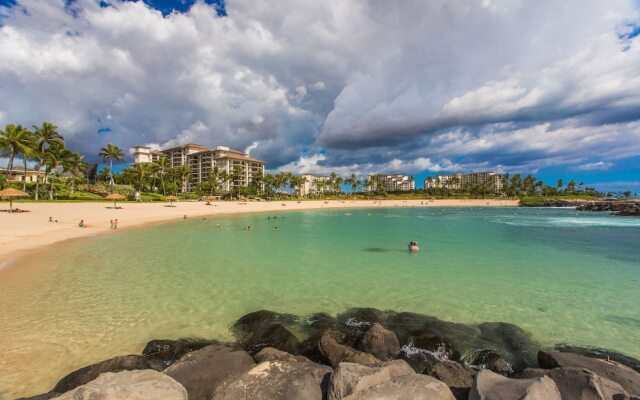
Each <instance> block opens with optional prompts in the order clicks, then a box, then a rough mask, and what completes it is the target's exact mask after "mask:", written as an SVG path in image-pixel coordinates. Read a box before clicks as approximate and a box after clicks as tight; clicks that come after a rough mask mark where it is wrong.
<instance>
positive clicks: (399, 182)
mask: <svg viewBox="0 0 640 400" xmlns="http://www.w3.org/2000/svg"><path fill="white" fill-rule="evenodd" d="M415 188H416V186H415V181H414V179H413V177H411V176H407V175H383V174H379V175H369V177H368V178H367V181H366V184H365V186H364V187H363V188H362V191H363V192H375V191H377V190H383V191H386V192H408V191H410V190H414V189H415Z"/></svg>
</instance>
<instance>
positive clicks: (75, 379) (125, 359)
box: [52, 355, 150, 393]
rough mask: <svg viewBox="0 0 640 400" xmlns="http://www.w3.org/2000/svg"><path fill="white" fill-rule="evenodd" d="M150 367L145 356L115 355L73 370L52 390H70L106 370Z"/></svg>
mask: <svg viewBox="0 0 640 400" xmlns="http://www.w3.org/2000/svg"><path fill="white" fill-rule="evenodd" d="M149 368H150V367H149V364H148V363H147V360H146V359H145V357H143V356H138V355H129V356H119V357H113V358H110V359H108V360H104V361H100V362H98V363H95V364H92V365H89V366H87V367H84V368H80V369H78V370H75V371H73V372H72V373H70V374H69V375H67V376H65V377H64V378H62V379H61V380H60V381H59V382H58V383H57V384H56V386H55V387H54V388H53V390H52V392H57V393H64V392H68V391H69V390H72V389H75V388H76V387H78V386H80V385H84V384H86V383H89V382H91V381H92V380H94V379H96V378H97V377H98V376H100V374H103V373H105V372H120V371H131V370H136V369H149Z"/></svg>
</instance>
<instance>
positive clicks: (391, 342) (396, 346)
mask: <svg viewBox="0 0 640 400" xmlns="http://www.w3.org/2000/svg"><path fill="white" fill-rule="evenodd" d="M356 348H357V349H358V350H361V351H364V352H365V353H369V354H373V355H374V356H375V357H376V358H377V359H379V360H382V361H388V360H392V359H394V358H396V357H398V355H399V354H400V342H399V341H398V336H396V334H395V333H394V332H392V331H390V330H388V329H386V328H384V327H383V326H382V325H380V324H379V323H377V322H376V323H374V324H373V326H371V328H369V330H367V331H366V332H365V333H364V335H362V337H361V338H360V340H359V341H358V344H357V346H356Z"/></svg>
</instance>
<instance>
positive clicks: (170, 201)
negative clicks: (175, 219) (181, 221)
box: [167, 196, 178, 207]
mask: <svg viewBox="0 0 640 400" xmlns="http://www.w3.org/2000/svg"><path fill="white" fill-rule="evenodd" d="M167 201H168V202H169V203H170V205H171V206H172V207H173V202H174V201H178V198H177V197H176V196H167Z"/></svg>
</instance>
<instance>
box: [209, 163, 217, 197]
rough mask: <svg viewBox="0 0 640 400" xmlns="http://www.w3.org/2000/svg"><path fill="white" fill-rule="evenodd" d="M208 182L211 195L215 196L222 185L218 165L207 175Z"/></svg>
mask: <svg viewBox="0 0 640 400" xmlns="http://www.w3.org/2000/svg"><path fill="white" fill-rule="evenodd" d="M206 182H207V184H208V185H209V195H210V196H213V195H214V193H216V192H217V191H218V186H220V171H218V167H213V169H212V170H211V172H209V175H207V180H206Z"/></svg>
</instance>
